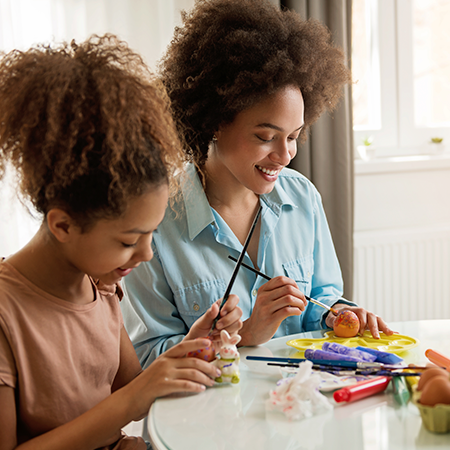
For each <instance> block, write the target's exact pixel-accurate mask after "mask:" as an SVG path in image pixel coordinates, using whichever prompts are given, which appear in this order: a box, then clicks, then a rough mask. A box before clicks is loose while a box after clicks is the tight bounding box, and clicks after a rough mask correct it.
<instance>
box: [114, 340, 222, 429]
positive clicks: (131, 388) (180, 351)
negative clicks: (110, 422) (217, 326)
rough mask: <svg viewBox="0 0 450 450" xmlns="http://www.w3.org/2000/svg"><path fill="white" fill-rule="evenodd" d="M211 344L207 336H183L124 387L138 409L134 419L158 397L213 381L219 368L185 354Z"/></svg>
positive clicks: (194, 389)
mask: <svg viewBox="0 0 450 450" xmlns="http://www.w3.org/2000/svg"><path fill="white" fill-rule="evenodd" d="M208 345H211V341H209V340H208V339H195V340H190V341H188V340H184V341H183V342H181V343H179V344H177V345H175V346H173V347H172V348H170V349H169V350H167V351H166V352H165V353H163V354H162V355H160V356H159V357H158V358H156V359H155V361H153V362H152V363H151V364H150V366H149V367H148V368H147V369H146V370H144V371H143V372H141V373H140V374H139V375H138V376H137V377H136V378H135V379H134V380H133V381H131V382H130V383H129V384H128V385H126V386H125V387H123V388H122V390H124V391H128V392H126V395H127V398H128V400H129V402H130V407H131V408H134V410H135V411H136V418H135V419H134V420H140V419H142V418H143V417H145V416H146V415H147V414H148V410H149V408H150V406H151V404H152V403H153V402H154V401H155V399H156V398H157V397H164V396H166V395H169V394H173V393H176V392H194V393H195V392H202V391H204V390H205V386H213V385H214V378H216V377H218V376H220V374H221V372H220V370H219V369H218V368H217V367H216V366H214V365H212V364H210V363H208V362H206V361H203V360H201V359H199V358H192V357H186V355H187V354H188V353H189V352H194V351H196V350H199V349H201V348H205V347H207V346H208Z"/></svg>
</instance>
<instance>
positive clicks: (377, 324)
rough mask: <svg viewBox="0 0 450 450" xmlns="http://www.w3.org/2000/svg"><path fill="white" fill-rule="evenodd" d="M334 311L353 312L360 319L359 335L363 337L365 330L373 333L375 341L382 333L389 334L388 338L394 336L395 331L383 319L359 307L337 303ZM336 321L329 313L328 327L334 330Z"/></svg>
mask: <svg viewBox="0 0 450 450" xmlns="http://www.w3.org/2000/svg"><path fill="white" fill-rule="evenodd" d="M333 309H336V310H338V311H340V310H342V309H346V310H348V311H353V312H354V313H355V314H356V315H357V316H358V319H359V331H358V333H359V334H360V335H362V334H363V333H364V330H370V332H371V333H372V336H373V337H374V338H375V339H379V338H380V331H382V332H383V333H385V334H387V335H388V336H390V335H392V334H394V331H392V330H391V329H390V328H389V327H388V326H387V325H386V322H385V321H384V320H383V319H382V318H381V317H378V316H377V315H375V314H374V313H372V312H370V311H367V310H366V309H364V308H361V307H359V306H350V305H346V304H344V303H336V304H335V305H333ZM335 320H336V316H335V315H334V314H333V313H332V312H329V313H328V315H327V318H326V320H325V323H326V324H327V326H328V327H330V328H333V325H334V321H335Z"/></svg>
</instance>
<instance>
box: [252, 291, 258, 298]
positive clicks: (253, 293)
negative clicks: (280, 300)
mask: <svg viewBox="0 0 450 450" xmlns="http://www.w3.org/2000/svg"><path fill="white" fill-rule="evenodd" d="M257 293H258V291H257V290H256V289H253V291H252V295H253V297H256V294H257Z"/></svg>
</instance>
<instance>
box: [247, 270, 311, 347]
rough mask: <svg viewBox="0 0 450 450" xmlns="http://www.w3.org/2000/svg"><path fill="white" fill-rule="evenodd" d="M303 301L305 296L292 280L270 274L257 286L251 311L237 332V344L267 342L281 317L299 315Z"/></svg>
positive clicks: (304, 304) (278, 324) (303, 306)
mask: <svg viewBox="0 0 450 450" xmlns="http://www.w3.org/2000/svg"><path fill="white" fill-rule="evenodd" d="M306 305H307V300H306V298H305V296H304V295H303V293H302V292H301V291H300V290H299V289H298V286H297V283H296V282H295V281H294V280H292V279H290V278H288V277H284V276H279V277H275V278H272V279H271V280H270V281H268V282H267V283H265V284H264V285H263V286H261V287H260V288H259V290H258V296H257V297H256V302H255V306H254V308H253V312H252V315H251V316H250V318H249V319H247V320H246V321H245V322H244V326H243V327H242V330H241V333H240V335H241V336H242V340H241V342H240V345H243V346H244V345H259V344H263V343H264V342H267V341H268V340H270V339H271V338H272V337H273V335H274V334H275V332H276V331H277V329H278V327H279V326H280V324H281V322H282V321H283V320H284V319H286V318H287V317H290V316H299V315H300V314H301V313H302V312H303V311H304V310H305V308H306Z"/></svg>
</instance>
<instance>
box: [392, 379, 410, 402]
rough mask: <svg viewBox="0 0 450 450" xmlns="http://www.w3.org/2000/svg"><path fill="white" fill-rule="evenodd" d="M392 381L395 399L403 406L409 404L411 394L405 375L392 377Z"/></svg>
mask: <svg viewBox="0 0 450 450" xmlns="http://www.w3.org/2000/svg"><path fill="white" fill-rule="evenodd" d="M391 383H392V389H393V391H394V399H395V401H396V402H397V403H398V404H399V405H401V406H403V405H406V404H408V402H409V400H410V398H411V394H410V392H409V389H408V386H407V385H406V381H405V379H404V378H403V377H392V380H391Z"/></svg>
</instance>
